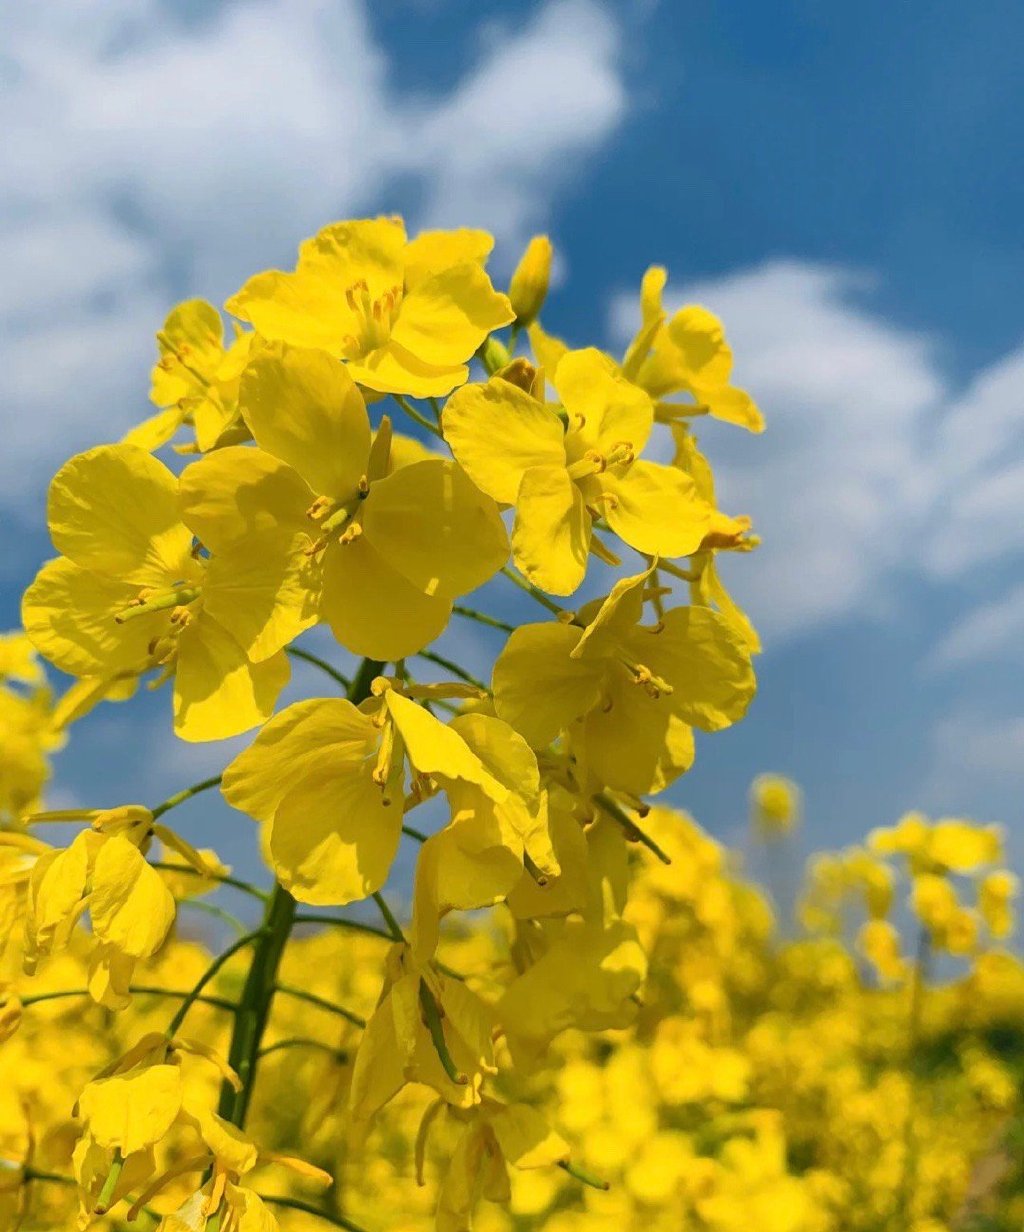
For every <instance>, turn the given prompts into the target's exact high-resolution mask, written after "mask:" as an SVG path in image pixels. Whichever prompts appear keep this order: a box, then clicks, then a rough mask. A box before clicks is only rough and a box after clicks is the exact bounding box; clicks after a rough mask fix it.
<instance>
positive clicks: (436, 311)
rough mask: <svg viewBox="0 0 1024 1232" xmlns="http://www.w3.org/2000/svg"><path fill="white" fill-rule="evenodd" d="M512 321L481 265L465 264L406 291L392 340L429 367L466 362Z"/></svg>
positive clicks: (505, 302) (505, 303)
mask: <svg viewBox="0 0 1024 1232" xmlns="http://www.w3.org/2000/svg"><path fill="white" fill-rule="evenodd" d="M514 319H515V313H514V312H513V311H512V305H511V304H510V303H509V301H508V296H506V295H502V294H501V292H500V291H495V289H494V287H493V286H491V280H490V278H488V276H487V274H486V273H485V271H484V268H483V266H482V265H480V264H478V263H476V262H465V263H464V264H462V265H454V266H451V267H450V268H448V269H444V270H440V271H438V272H437V273H434V274H429V275H428V276H427V277H425V278H424V279H423V280H422V281H421V282H418V283H416V284H415V286H413V287H412V289H411V290H409V291H408V292H407V293H406V296H405V298H404V299H403V300H402V305H401V308H400V310H399V313H398V318H397V320H396V321H395V323H394V325H393V326H392V329H391V340H392V342H394V343H396V344H397V345H398V346H400V347H403V348H404V349H405V350H407V351H409V352H410V353H411V354H413V355H415V356H417V358H419V359H422V360H425V361H426V362H427V363H429V364H436V365H438V366H444V365H448V364H462V363H465V362H466V361H467V360H468V359H469V358H470V356H471V355H472V354H473V352H474V351H475V350H476V349H477V347H478V346H479V345H480V343H481V342H483V340H484V339H485V338H486V337H487V335H488V334H489V333H491V332H492V331H493V330H496V329H500V328H501V327H502V326H503V325H509V324H511V322H512V321H513V320H514Z"/></svg>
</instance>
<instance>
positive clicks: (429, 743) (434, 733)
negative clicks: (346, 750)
mask: <svg viewBox="0 0 1024 1232" xmlns="http://www.w3.org/2000/svg"><path fill="white" fill-rule="evenodd" d="M384 700H385V703H386V705H387V708H388V711H389V712H390V714H391V717H392V718H393V719H394V721H395V726H396V727H397V728H398V730H399V731H400V732H401V735H402V740H403V741H404V742H405V748H406V752H407V753H408V755H409V760H410V762H412V764H413V766H415V767H416V769H417V770H418V771H419V772H420V773H421V774H440V775H443V776H444V777H445V778H452V779H461V780H462V781H463V782H465V783H475V784H476V785H477V786H478V787H481V788H483V790H484V791H485V792H487V794H488V795H489V796H490V797H491V798H492V799H493V800H497V801H501V800H504V799H505V798H506V796H507V795H508V792H509V789H508V788H507V787H506V786H505V785H504V784H503V783H500V782H499V781H498V780H497V779H496V778H495V777H494V775H493V774H491V772H490V770H489V769H488V768H487V766H485V765H484V763H483V762H482V761H481V760H480V758H479V757H477V755H476V754H475V753H474V752H473V750H472V749H471V748H470V747H469V745H468V744H466V742H465V740H463V739H462V737H461V736H460V735H459V733H458V732H457V731H455V730H454V729H453V728H452V727H451V726H450V725H448V724H445V723H442V722H441V721H440V720H439V719H437V718H435V717H434V716H433V715H432V714H431V713H430V712H429V711H428V710H427V709H426V708H425V707H423V706H420V705H417V703H416V702H414V701H411V700H410V699H409V698H408V697H403V696H402V695H401V694H400V693H396V692H395V691H394V689H389V690H388V691H387V692H386V693H385V694H384Z"/></svg>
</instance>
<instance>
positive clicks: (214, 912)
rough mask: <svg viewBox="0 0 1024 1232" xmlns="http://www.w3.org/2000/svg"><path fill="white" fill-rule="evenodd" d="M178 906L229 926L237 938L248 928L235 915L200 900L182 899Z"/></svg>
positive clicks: (214, 904)
mask: <svg viewBox="0 0 1024 1232" xmlns="http://www.w3.org/2000/svg"><path fill="white" fill-rule="evenodd" d="M178 906H179V907H191V908H192V910H193V911H201V912H202V913H203V914H204V915H208V916H211V917H212V918H213V919H215V920H220V921H222V922H223V923H224V924H229V925H230V926H231V927H232V928H233V929H234V930H235V932H236V933H237V934H238V935H239V936H241V935H242V933H244V932H245V931H246V929H247V928H248V925H247V924H246V923H245V922H244V921H243V920H240V919H239V918H238V916H237V915H232V913H231V912H230V911H225V909H224V908H223V907H218V906H217V904H216V903H208V902H206V901H205V900H204V899H201V898H183V899H181V901H180V902H179V903H178Z"/></svg>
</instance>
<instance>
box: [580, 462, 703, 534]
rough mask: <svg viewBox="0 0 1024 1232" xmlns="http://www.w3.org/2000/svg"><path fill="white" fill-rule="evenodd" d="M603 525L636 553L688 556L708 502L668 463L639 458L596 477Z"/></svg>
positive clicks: (701, 530)
mask: <svg viewBox="0 0 1024 1232" xmlns="http://www.w3.org/2000/svg"><path fill="white" fill-rule="evenodd" d="M598 482H599V483H600V485H601V488H602V491H604V492H605V493H607V494H608V495H609V496H610V497H611V499H610V500H608V501H606V502H605V517H606V518H607V519H608V525H609V526H610V527H611V528H612V530H614V531H615V533H616V534H617V535H618V536H619V538H620V539H621V540H622V541H623V542H624V543H628V544H629V546H630V547H631V548H635V549H636V551H638V552H644V553H646V554H648V555H654V556H669V557H671V556H689V554H690V553H691V552H695V551H696V550H697V549H698V548H699V547H700V545H701V541H702V540H703V538H704V536H705V535H706V534H707V533H708V530H709V529H710V527H711V513H712V510H711V506H710V505H708V504H706V503H705V502H704V501H702V500H701V499H700V497H699V496H698V495H697V489H696V487H695V486H694V483H693V480H692V479H691V478H690V477H689V475H684V474H683V472H682V471H680V470H677V469H676V468H675V467H672V466H659V465H658V463H656V462H645V461H643V460H642V459H641V460H640V461H638V462H634V463H633V464H632V465H631V466H627V467H625V468H623V472H622V473H621V474H618V473H616V470H615V469H610V470H608V471H605V472H604V474H602V475H599V476H598Z"/></svg>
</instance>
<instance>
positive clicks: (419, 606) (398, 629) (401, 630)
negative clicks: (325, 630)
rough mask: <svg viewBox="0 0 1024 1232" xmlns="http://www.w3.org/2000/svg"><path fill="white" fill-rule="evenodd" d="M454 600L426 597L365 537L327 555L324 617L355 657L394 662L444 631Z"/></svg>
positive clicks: (325, 554) (333, 547) (328, 552)
mask: <svg viewBox="0 0 1024 1232" xmlns="http://www.w3.org/2000/svg"><path fill="white" fill-rule="evenodd" d="M451 611H452V603H451V599H449V598H448V597H446V596H445V595H433V596H431V595H426V594H424V593H423V591H422V590H420V589H419V587H417V586H414V585H413V584H412V583H411V582H410V581H408V580H407V579H406V578H405V577H404V576H403V575H402V574H401V573H399V571H398V570H397V569H395V568H393V567H392V565H390V564H389V563H388V561H386V560H385V559H384V557H383V556H381V554H380V553H379V552H378V551H377V550H376V549H375V548H374V546H373V544H372V543H370V542H369V536H368V535H360V536H359V537H358V538H357V539H355V540H353V541H352V542H351V543H348V544H344V545H339V544H332V545H331V546H329V547H328V549H327V551H326V552H325V553H324V561H323V591H322V594H321V600H320V615H321V618H322V619H323V620H324V621H326V623H327V624H329V625H330V626H331V631H332V632H333V634H334V636H335V637H336V638H337V639H338V641H339V642H340V643H341V644H342V645H343V646H344V647H345V648H346V649H347V650H350V651H352V653H353V654H357V655H363V656H365V657H367V658H370V659H379V660H381V661H382V662H390V663H393V662H395V661H397V660H398V659H401V658H404V657H405V656H406V655H411V654H415V653H416V651H417V650H422V649H423V647H424V646H426V645H427V644H428V643H429V642H432V641H433V640H434V639H435V638H436V637H439V636H440V635H441V633H443V632H444V629H445V627H446V626H447V624H448V620H449V617H450V616H451Z"/></svg>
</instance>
